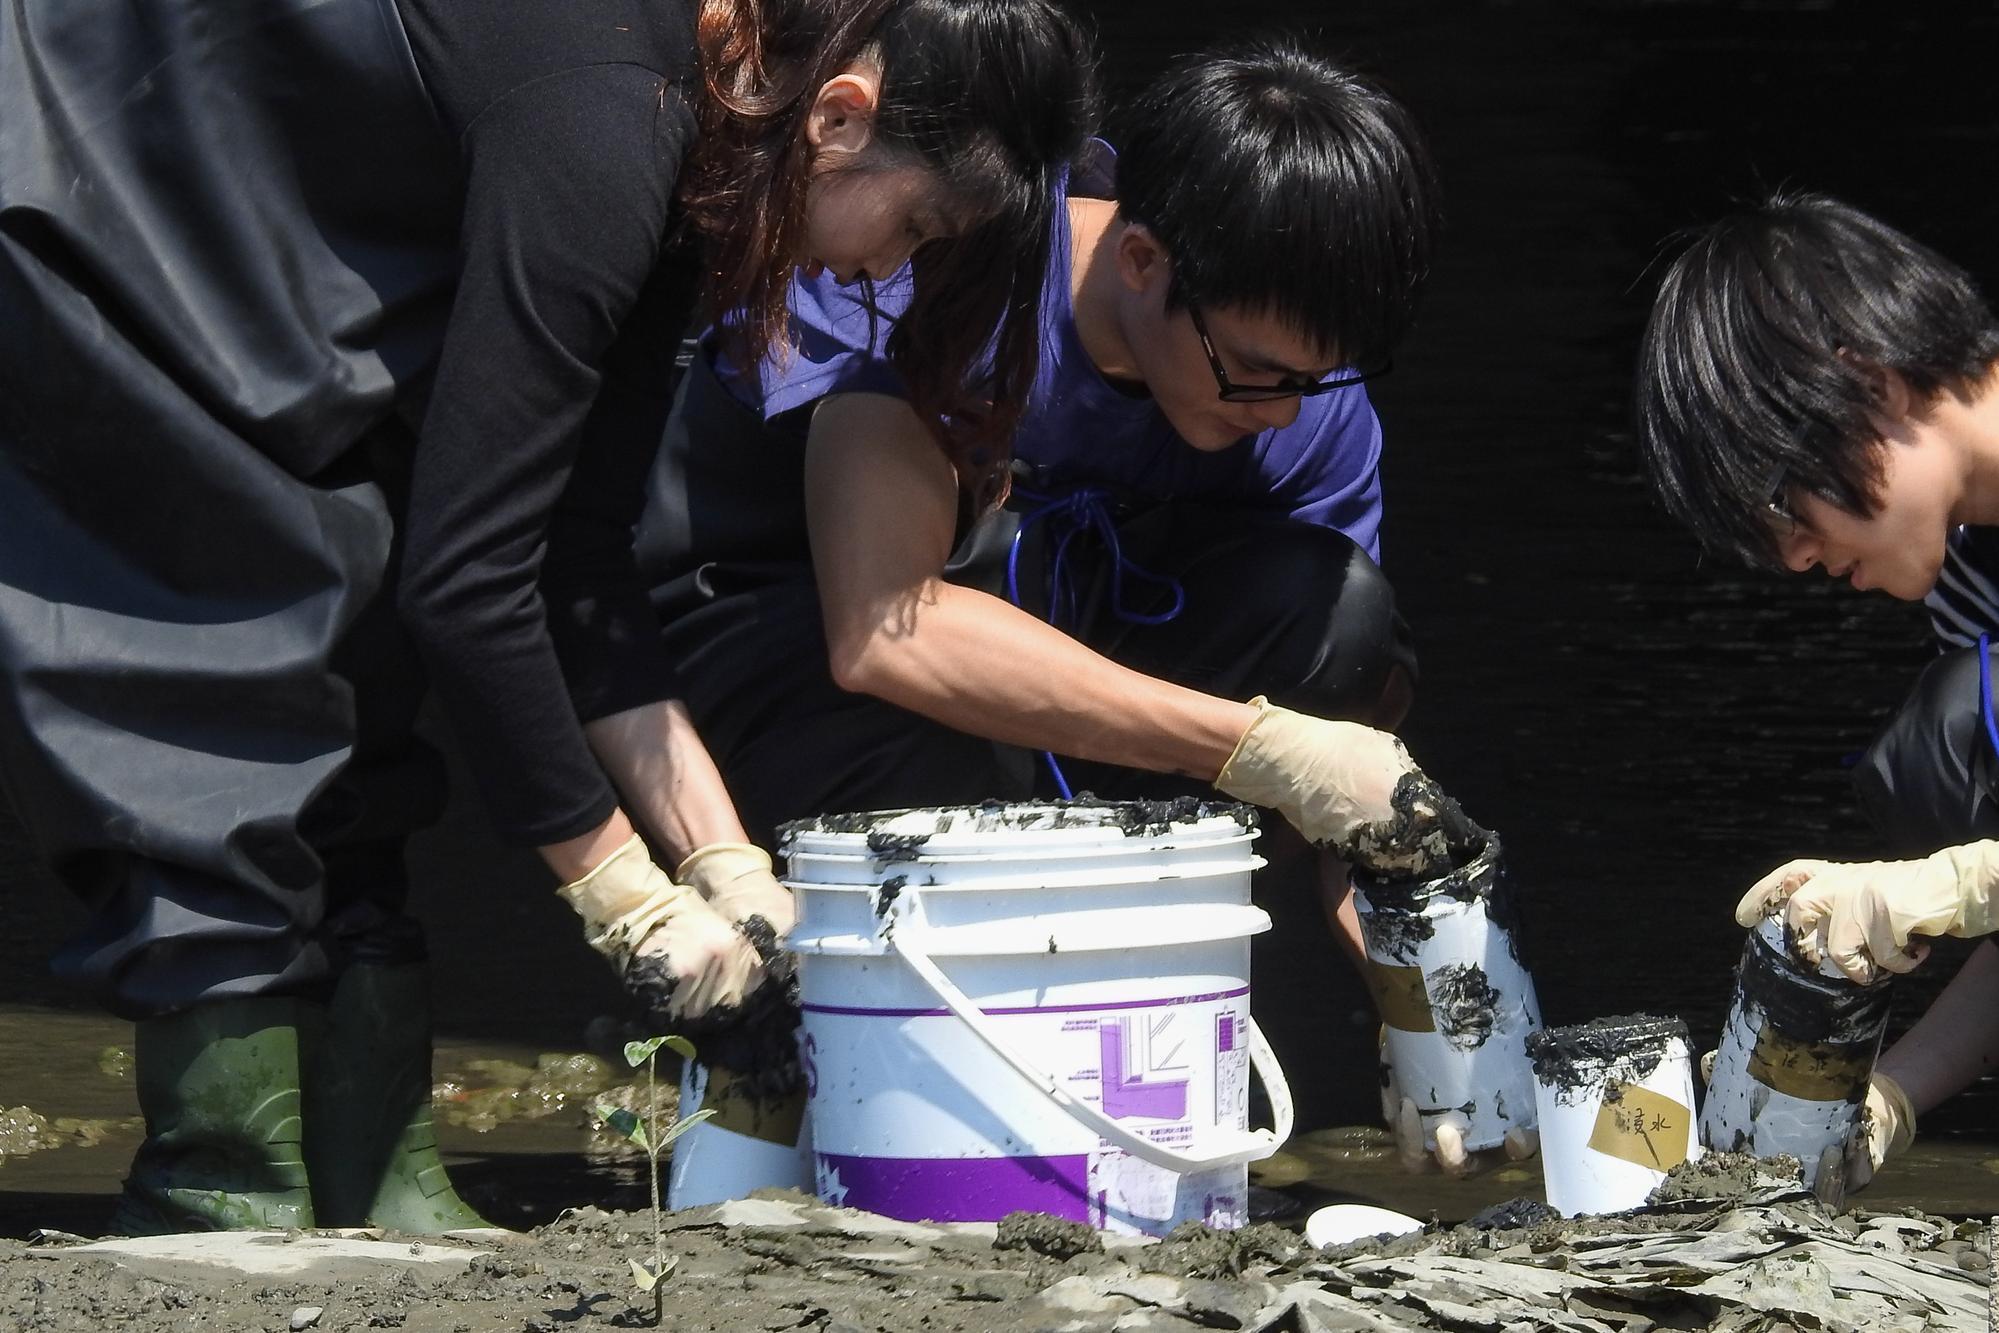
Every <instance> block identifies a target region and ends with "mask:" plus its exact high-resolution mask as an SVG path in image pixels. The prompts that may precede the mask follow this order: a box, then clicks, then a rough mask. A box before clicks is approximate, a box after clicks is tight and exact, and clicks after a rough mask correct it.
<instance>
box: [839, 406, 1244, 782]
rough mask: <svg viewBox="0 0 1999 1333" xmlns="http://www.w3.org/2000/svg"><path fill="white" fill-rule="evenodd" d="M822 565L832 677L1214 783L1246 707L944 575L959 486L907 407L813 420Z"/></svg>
mask: <svg viewBox="0 0 1999 1333" xmlns="http://www.w3.org/2000/svg"><path fill="white" fill-rule="evenodd" d="M805 496H806V515H807V521H808V525H809V527H810V532H811V539H812V563H813V568H814V570H815V572H816V575H817V578H818V584H819V594H820V600H821V602H822V604H823V606H824V614H825V621H826V642H827V647H828V653H829V665H830V666H831V669H832V673H833V679H834V680H835V681H836V682H837V683H838V684H839V685H840V686H841V688H843V689H847V690H852V691H855V692H856V693H862V694H871V695H874V696H876V697H877V698H881V699H885V700H887V701H888V702H890V703H893V704H896V705H898V706H899V707H902V708H907V709H909V710H910V711H911V712H915V713H920V714H922V715H923V716H925V717H928V718H931V719H934V720H935V721H938V722H941V723H943V724H944V725H946V726H949V727H952V728H954V729H956V730H959V731H964V732H968V733H970V734H972V735H977V736H985V737H989V738H991V739H993V740H997V741H1001V742H1003V743H1006V744H1011V745H1021V746H1027V747H1030V748H1033V749H1038V750H1054V751H1058V752H1060V753H1062V754H1066V755H1074V756H1076V757H1077V758H1080V759H1092V760H1098V761H1101V762H1105V763H1113V764H1120V765H1123V766H1126V767H1130V768H1141V769H1147V770H1151V771H1153V772H1161V773H1184V774H1188V775H1190V776H1193V777H1198V778H1201V779H1203V780H1206V781H1213V780H1214V778H1215V775H1216V774H1218V773H1219V772H1221V769H1222V765H1223V764H1225V763H1227V762H1228V758H1229V755H1230V754H1231V753H1232V752H1233V751H1234V749H1235V746H1236V742H1237V741H1238V740H1240V739H1241V737H1242V734H1243V732H1244V731H1245V730H1247V729H1248V727H1249V724H1250V723H1251V722H1252V721H1254V720H1255V718H1256V710H1254V709H1252V708H1250V707H1249V706H1248V705H1247V704H1241V703H1236V702H1233V701H1231V700H1227V699H1218V698H1216V697H1214V696H1212V695H1207V694H1202V693H1200V692H1199V691H1196V690H1189V689H1184V688H1182V687H1180V686H1178V685H1173V684H1169V683H1168V682H1166V681H1163V680H1158V679H1156V678H1154V677H1151V676H1147V675H1143V674H1141V673H1139V672H1136V671H1131V670H1128V669H1126V668H1124V667H1121V666H1119V665H1118V664H1117V663H1115V662H1112V661H1111V660H1110V659H1109V658H1106V657H1104V656H1102V655H1100V654H1098V653H1095V652H1092V651H1091V650H1090V649H1088V648H1086V647H1084V646H1083V645H1082V644H1080V643H1078V642H1076V641H1075V640H1074V639H1072V638H1070V637H1069V636H1068V635H1066V634H1064V633H1062V632H1061V631H1060V630H1057V629H1054V628H1053V627H1051V626H1049V625H1047V624H1044V623H1043V622H1042V621H1040V620H1037V619H1036V618H1035V617H1033V616H1031V615H1029V614H1027V613H1026V612H1024V611H1022V610H1020V609H1019V608H1018V607H1015V606H1012V605H1011V604H1009V603H1007V602H1004V601H1001V600H1000V599H999V598H997V597H993V596H991V595H989V594H987V593H983V592H979V591H977V590H975V589H971V588H961V587H957V586H955V585H953V584H950V583H946V582H945V581H944V579H943V569H944V564H945V561H946V560H947V559H948V558H949V557H950V554H951V539H952V529H953V525H954V518H955V515H956V512H957V482H956V478H955V476H954V475H953V473H952V470H951V467H950V465H949V463H947V462H946V461H945V459H944V457H943V455H942V454H941V453H940V452H939V451H938V449H937V445H936V443H935V441H934V440H933V439H932V438H931V436H930V433H929V432H928V431H927V430H926V429H925V428H924V426H923V423H922V422H921V421H920V420H919V419H918V418H917V416H916V413H915V412H914V411H913V410H912V409H911V408H910V406H909V405H908V404H907V403H905V402H903V401H902V400H900V399H897V398H890V397H886V396H882V395H876V394H844V395H837V396H835V397H832V398H828V399H827V400H826V401H825V402H823V403H821V404H820V406H819V408H818V410H817V411H816V412H815V413H814V415H813V418H812V428H811V433H810V436H809V439H808V443H807V448H806V460H805Z"/></svg>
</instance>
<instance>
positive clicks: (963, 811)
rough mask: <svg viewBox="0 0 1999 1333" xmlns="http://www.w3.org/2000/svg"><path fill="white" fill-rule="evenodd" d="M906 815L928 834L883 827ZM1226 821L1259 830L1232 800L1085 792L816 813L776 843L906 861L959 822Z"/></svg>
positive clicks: (985, 825)
mask: <svg viewBox="0 0 1999 1333" xmlns="http://www.w3.org/2000/svg"><path fill="white" fill-rule="evenodd" d="M911 815H930V816H934V823H935V827H934V828H932V829H931V830H930V831H929V832H928V833H891V832H887V831H885V829H884V826H885V825H890V824H896V823H900V822H902V821H904V820H907V819H908V818H909V816H911ZM1217 818H1220V819H1232V820H1234V821H1235V822H1236V823H1237V824H1238V825H1240V826H1241V827H1242V828H1244V829H1246V830H1250V831H1252V832H1253V831H1254V830H1256V829H1257V828H1258V827H1259V817H1258V812H1257V810H1256V808H1255V807H1253V806H1248V805H1243V804H1241V803H1240V802H1237V801H1216V800H1207V799H1204V798H1201V797H1197V796H1178V797H1173V798H1171V799H1169V800H1157V801H1109V800H1100V799H1099V798H1097V797H1095V796H1092V795H1091V794H1090V793H1088V792H1084V793H1083V794H1082V795H1080V796H1077V797H1076V798H1075V799H1073V800H1068V801H1016V802H1001V801H987V802H985V803H984V804H982V805H978V806H975V807H953V808H940V809H935V810H928V809H908V810H873V811H862V812H858V813H847V814H835V815H821V816H819V817H818V818H816V819H800V820H793V821H792V822H790V823H788V824H784V825H781V826H780V827H779V829H778V841H779V843H780V844H781V845H782V844H786V843H789V841H790V840H791V839H793V838H794V837H796V836H797V835H799V834H801V833H844V834H856V833H858V834H866V835H867V840H868V850H869V851H870V852H872V853H874V854H875V855H876V856H878V857H881V858H882V859H885V860H910V859H913V857H912V856H911V855H905V853H906V852H913V850H914V849H915V848H919V847H921V846H922V845H923V843H924V841H925V840H927V839H929V838H932V837H935V836H937V835H938V834H940V833H948V832H951V831H952V830H953V828H954V827H957V826H959V825H960V821H961V819H962V820H963V821H964V823H963V827H964V828H965V829H967V830H969V831H972V832H978V833H997V832H1003V831H1006V830H1008V829H1060V828H1107V827H1108V828H1116V829H1118V830H1119V831H1120V832H1122V833H1123V834H1124V835H1125V836H1126V837H1128V838H1156V837H1159V836H1160V835H1162V834H1164V833H1166V832H1167V831H1169V830H1170V829H1172V828H1173V827H1174V826H1175V825H1180V824H1192V823H1196V822H1198V821H1200V820H1204V819H1217Z"/></svg>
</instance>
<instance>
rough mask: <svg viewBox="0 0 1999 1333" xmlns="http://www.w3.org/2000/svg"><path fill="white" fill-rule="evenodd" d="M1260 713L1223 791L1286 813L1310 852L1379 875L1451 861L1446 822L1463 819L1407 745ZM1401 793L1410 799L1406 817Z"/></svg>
mask: <svg viewBox="0 0 1999 1333" xmlns="http://www.w3.org/2000/svg"><path fill="white" fill-rule="evenodd" d="M1250 703H1251V704H1253V705H1254V706H1255V707H1256V709H1257V714H1256V720H1255V721H1254V722H1252V723H1250V724H1249V728H1248V730H1246V731H1244V732H1243V734H1242V739H1241V740H1239V741H1237V742H1236V748H1235V753H1234V754H1232V755H1230V756H1229V761H1228V762H1227V763H1226V764H1224V765H1222V771H1221V774H1220V775H1219V776H1218V777H1216V779H1215V787H1216V789H1217V790H1219V791H1221V792H1222V793H1224V794H1225V795H1228V796H1233V797H1235V798H1236V799H1237V800H1239V801H1247V802H1249V803H1250V804H1251V805H1260V806H1264V807H1266V808H1267V809H1271V810H1275V811H1277V813H1279V814H1281V815H1283V816H1284V818H1285V819H1287V820H1289V821H1290V822H1291V825H1292V827H1294V828H1296V829H1297V830H1298V831H1299V832H1300V833H1302V834H1304V835H1305V840H1306V841H1307V842H1310V843H1312V844H1313V845H1314V846H1318V847H1330V848H1332V849H1333V850H1334V851H1335V852H1337V853H1338V854H1339V855H1340V856H1341V858H1342V859H1344V860H1346V861H1349V862H1351V863H1353V864H1355V865H1359V866H1362V867H1365V868H1366V869H1368V870H1372V871H1375V872H1377V873H1397V872H1400V873H1410V872H1417V873H1420V872H1422V871H1423V870H1424V869H1426V868H1427V867H1429V866H1431V865H1437V864H1443V863H1446V862H1447V861H1448V859H1449V856H1450V846H1449V841H1450V839H1449V838H1448V837H1447V830H1446V822H1447V820H1448V819H1449V818H1450V817H1451V816H1455V817H1456V818H1457V819H1458V820H1460V821H1462V819H1463V815H1462V813H1461V812H1458V811H1457V810H1456V807H1455V805H1454V804H1453V803H1451V802H1450V801H1449V799H1448V798H1447V797H1444V795H1443V793H1442V792H1441V791H1439V790H1438V789H1437V786H1436V784H1435V783H1433V782H1431V781H1430V779H1429V778H1428V777H1426V776H1424V773H1423V770H1422V769H1420V768H1418V767H1416V762H1415V761H1414V760H1413V759H1411V758H1410V757H1409V751H1408V750H1406V749H1404V748H1403V745H1402V742H1401V741H1399V740H1397V739H1396V738H1395V737H1394V736H1391V735H1389V734H1388V733H1387V732H1385V731H1376V730H1375V729H1374V728H1373V727H1364V726H1362V725H1360V724H1359V723H1358V722H1335V721H1331V720H1329V719H1326V718H1319V717H1310V716H1308V715H1306V714H1304V713H1294V712H1292V711H1291V710H1290V709H1288V708H1279V707H1277V706H1276V705H1274V704H1272V703H1271V702H1270V701H1269V700H1268V699H1265V698H1262V697H1258V698H1255V699H1252V700H1250ZM1405 783H1407V784H1408V786H1407V787H1406V788H1405V786H1404V784H1405ZM1398 790H1402V791H1404V797H1403V805H1404V807H1405V808H1404V810H1403V811H1402V812H1400V813H1398V812H1397V810H1396V808H1395V796H1396V793H1397V791H1398Z"/></svg>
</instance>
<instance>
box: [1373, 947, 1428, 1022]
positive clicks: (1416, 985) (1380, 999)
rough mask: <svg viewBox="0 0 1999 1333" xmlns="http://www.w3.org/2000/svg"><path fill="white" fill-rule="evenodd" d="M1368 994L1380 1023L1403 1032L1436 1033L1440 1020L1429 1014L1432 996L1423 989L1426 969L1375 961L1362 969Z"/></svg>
mask: <svg viewBox="0 0 1999 1333" xmlns="http://www.w3.org/2000/svg"><path fill="white" fill-rule="evenodd" d="M1362 971H1363V972H1364V974H1365V976H1366V980H1367V990H1368V994H1370V995H1372V996H1373V997H1374V1007H1375V1010H1376V1012H1378V1013H1379V1014H1380V1015H1381V1021H1382V1022H1384V1023H1386V1024H1388V1026H1390V1027H1392V1028H1400V1029H1402V1030H1403V1031H1404V1032H1435V1031H1436V1030H1437V1020H1436V1017H1435V1016H1434V1015H1432V1014H1431V1012H1430V993H1429V992H1428V991H1426V990H1424V989H1423V969H1422V968H1420V967H1397V966H1396V965H1394V964H1393V963H1377V962H1375V961H1374V960H1373V959H1372V958H1370V959H1368V960H1367V966H1366V967H1365V968H1364V969H1362Z"/></svg>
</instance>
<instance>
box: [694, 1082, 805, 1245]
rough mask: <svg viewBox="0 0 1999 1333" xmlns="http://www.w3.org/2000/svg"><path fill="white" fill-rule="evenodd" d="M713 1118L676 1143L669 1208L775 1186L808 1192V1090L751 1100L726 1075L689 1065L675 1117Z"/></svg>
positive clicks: (739, 1195) (734, 1197) (751, 1098)
mask: <svg viewBox="0 0 1999 1333" xmlns="http://www.w3.org/2000/svg"><path fill="white" fill-rule="evenodd" d="M703 1110H710V1111H713V1112H715V1115H714V1116H713V1118H711V1119H708V1120H704V1121H702V1122H701V1123H700V1124H698V1125H696V1126H694V1128H692V1129H690V1130H688V1131H687V1132H686V1133H684V1134H682V1135H681V1136H680V1137H679V1138H678V1139H675V1140H674V1142H673V1160H672V1166H671V1167H670V1168H669V1169H668V1172H667V1178H666V1203H667V1207H669V1208H699V1207H700V1206H701V1205H703V1204H708V1203H722V1202H724V1201H726V1200H729V1199H741V1198H746V1197H748V1195H749V1193H750V1191H751V1190H755V1189H762V1188H764V1187H765V1186H777V1187H784V1188H790V1189H798V1190H810V1189H811V1188H812V1182H813V1163H812V1131H811V1122H810V1120H809V1118H808V1116H807V1113H806V1106H805V1089H804V1088H802V1087H801V1088H799V1089H798V1091H797V1092H796V1093H794V1094H792V1095H790V1096H785V1097H777V1098H768V1097H758V1096H754V1095H751V1094H750V1093H749V1092H747V1091H746V1090H744V1089H742V1088H741V1087H739V1086H738V1085H737V1083H736V1081H735V1079H734V1078H733V1077H732V1076H731V1075H730V1074H729V1072H728V1071H727V1070H713V1069H710V1068H709V1067H708V1066H707V1065H704V1064H702V1063H700V1062H699V1061H698V1060H689V1061H688V1062H687V1063H686V1064H685V1065H683V1066H682V1067H681V1071H680V1114H681V1115H682V1116H689V1115H693V1114H694V1113H695V1112H697V1111H703Z"/></svg>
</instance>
